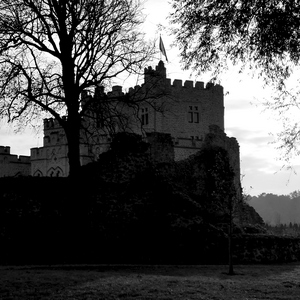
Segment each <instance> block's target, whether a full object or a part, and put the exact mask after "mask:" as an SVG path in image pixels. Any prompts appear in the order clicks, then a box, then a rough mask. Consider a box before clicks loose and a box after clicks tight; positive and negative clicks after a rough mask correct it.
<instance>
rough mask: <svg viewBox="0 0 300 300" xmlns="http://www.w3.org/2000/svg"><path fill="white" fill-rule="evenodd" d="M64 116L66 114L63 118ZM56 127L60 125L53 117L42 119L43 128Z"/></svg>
mask: <svg viewBox="0 0 300 300" xmlns="http://www.w3.org/2000/svg"><path fill="white" fill-rule="evenodd" d="M66 118H67V117H66V116H64V117H63V119H64V120H66ZM57 128H61V125H60V124H59V122H58V120H56V119H55V118H48V119H44V130H46V129H57Z"/></svg>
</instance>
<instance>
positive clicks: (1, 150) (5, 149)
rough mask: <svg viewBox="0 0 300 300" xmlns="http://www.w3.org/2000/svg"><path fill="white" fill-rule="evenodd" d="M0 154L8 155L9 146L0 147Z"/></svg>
mask: <svg viewBox="0 0 300 300" xmlns="http://www.w3.org/2000/svg"><path fill="white" fill-rule="evenodd" d="M0 154H10V147H9V146H0Z"/></svg>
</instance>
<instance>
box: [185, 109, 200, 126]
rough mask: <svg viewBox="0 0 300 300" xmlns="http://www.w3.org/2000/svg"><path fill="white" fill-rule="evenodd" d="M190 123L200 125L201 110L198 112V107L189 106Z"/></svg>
mask: <svg viewBox="0 0 300 300" xmlns="http://www.w3.org/2000/svg"><path fill="white" fill-rule="evenodd" d="M188 122H189V123H199V110H198V106H189V111H188Z"/></svg>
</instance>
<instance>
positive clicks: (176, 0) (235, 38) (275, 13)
mask: <svg viewBox="0 0 300 300" xmlns="http://www.w3.org/2000/svg"><path fill="white" fill-rule="evenodd" d="M173 9H174V11H173V13H172V14H171V20H172V23H173V24H176V25H178V28H175V29H174V33H175V35H176V41H177V43H179V46H180V47H181V50H182V53H181V56H182V59H183V62H184V63H185V66H186V68H189V67H193V69H195V70H197V71H198V72H199V73H201V72H203V71H207V70H214V71H215V72H216V73H218V72H220V71H223V69H224V68H226V66H227V64H228V62H229V61H230V62H232V63H233V64H238V63H242V66H243V67H244V66H245V65H249V66H250V67H251V68H258V69H259V70H261V71H263V72H265V73H266V77H268V78H269V79H271V80H274V81H277V79H278V78H279V79H281V80H282V79H284V78H286V77H287V76H289V74H290V72H291V68H292V66H293V65H294V64H298V63H299V58H300V56H299V48H300V44H299V41H300V36H299V30H298V28H299V24H300V6H299V3H298V2H296V1H294V0H288V1H283V0H276V1H273V0H269V1H260V0H254V1H240V0H238V1H232V0H222V1H215V0H197V1H190V0H173Z"/></svg>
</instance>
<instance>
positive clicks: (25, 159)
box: [0, 146, 30, 177]
mask: <svg viewBox="0 0 300 300" xmlns="http://www.w3.org/2000/svg"><path fill="white" fill-rule="evenodd" d="M28 175H30V157H29V156H25V155H20V156H18V155H15V154H10V147H5V146H0V177H5V176H11V177H16V176H28Z"/></svg>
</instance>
